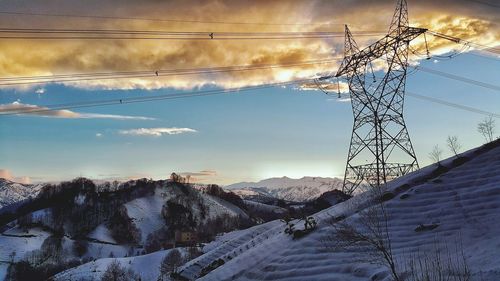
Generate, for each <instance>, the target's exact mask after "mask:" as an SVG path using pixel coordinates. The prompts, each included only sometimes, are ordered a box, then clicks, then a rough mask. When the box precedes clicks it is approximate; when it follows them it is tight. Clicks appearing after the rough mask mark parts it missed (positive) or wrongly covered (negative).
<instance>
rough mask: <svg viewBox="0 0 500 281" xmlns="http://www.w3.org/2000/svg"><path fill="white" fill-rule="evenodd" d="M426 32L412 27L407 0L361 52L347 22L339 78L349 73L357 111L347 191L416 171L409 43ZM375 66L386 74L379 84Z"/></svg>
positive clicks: (350, 191) (373, 185) (349, 192)
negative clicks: (408, 92) (408, 103)
mask: <svg viewBox="0 0 500 281" xmlns="http://www.w3.org/2000/svg"><path fill="white" fill-rule="evenodd" d="M426 31H427V29H423V28H414V27H409V26H408V8H407V3H406V0H398V2H397V7H396V11H395V13H394V16H393V18H392V21H391V25H390V28H389V32H388V34H387V35H386V36H385V37H384V38H382V39H380V40H378V41H377V42H375V43H373V44H371V45H370V46H368V47H366V48H364V49H362V50H359V48H358V46H357V44H356V42H355V41H354V38H353V36H352V34H351V32H350V30H349V28H348V27H347V25H346V26H345V44H344V60H343V62H342V64H341V66H340V68H339V70H338V71H337V74H336V75H335V76H336V77H339V76H343V75H345V76H347V81H348V84H349V93H350V97H351V104H352V111H353V114H354V126H353V129H352V136H351V144H350V148H349V154H348V157H347V165H346V170H345V176H344V185H343V191H344V192H346V193H348V194H352V193H353V192H354V191H355V190H356V188H357V187H359V185H360V184H369V185H370V186H372V187H380V186H381V185H383V184H385V183H386V182H388V181H390V180H392V179H394V178H396V177H399V176H402V175H405V174H407V173H409V172H411V171H413V170H416V169H418V162H417V157H416V156H415V152H414V150H413V146H412V143H411V141H410V136H409V134H408V131H407V129H406V124H405V121H404V118H403V104H404V95H405V84H406V73H407V72H406V69H407V64H408V45H409V43H410V41H411V40H413V39H415V38H416V37H418V36H419V35H420V34H422V33H424V32H426ZM372 62H373V63H374V64H373V65H372ZM373 67H378V68H379V69H380V71H384V72H385V75H384V76H383V78H382V79H381V80H379V81H378V82H377V79H376V77H375V72H374V70H373Z"/></svg>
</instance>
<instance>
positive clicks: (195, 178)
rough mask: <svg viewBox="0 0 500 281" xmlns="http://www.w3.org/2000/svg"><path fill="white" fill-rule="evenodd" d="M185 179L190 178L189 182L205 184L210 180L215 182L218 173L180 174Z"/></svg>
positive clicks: (205, 171) (211, 171) (207, 171)
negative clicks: (204, 182)
mask: <svg viewBox="0 0 500 281" xmlns="http://www.w3.org/2000/svg"><path fill="white" fill-rule="evenodd" d="M180 175H181V176H183V177H189V182H203V181H207V180H209V179H208V178H210V180H214V177H216V176H217V172H216V171H213V170H202V171H199V172H182V173H180Z"/></svg>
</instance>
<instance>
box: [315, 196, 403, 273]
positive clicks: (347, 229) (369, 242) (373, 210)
mask: <svg viewBox="0 0 500 281" xmlns="http://www.w3.org/2000/svg"><path fill="white" fill-rule="evenodd" d="M371 192H373V194H374V197H373V198H374V202H375V204H374V205H373V206H370V207H368V208H366V209H364V210H362V211H359V212H358V217H356V220H353V221H351V222H346V220H345V219H344V218H332V220H331V223H332V227H333V229H334V231H333V233H332V234H331V235H330V236H329V237H327V239H326V240H327V241H325V242H326V243H333V246H332V247H330V246H328V245H326V244H325V246H326V247H327V248H329V249H330V250H333V251H339V250H340V251H345V250H349V249H350V248H351V247H364V248H363V249H366V251H365V253H366V254H367V255H366V256H365V257H364V258H367V259H368V260H369V262H373V263H377V264H380V265H383V266H386V267H387V268H388V269H389V271H390V273H391V275H392V278H393V280H394V281H403V279H401V278H400V276H399V274H398V271H399V268H397V264H396V259H395V256H394V254H393V251H392V243H391V237H390V232H389V216H388V213H387V211H386V209H385V206H384V203H383V200H382V197H383V194H384V188H382V187H380V188H375V189H372V190H371ZM353 218H354V217H353Z"/></svg>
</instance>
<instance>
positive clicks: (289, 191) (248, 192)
mask: <svg viewBox="0 0 500 281" xmlns="http://www.w3.org/2000/svg"><path fill="white" fill-rule="evenodd" d="M342 183H343V181H342V180H341V179H338V178H322V177H303V178H300V179H292V178H288V177H281V178H270V179H265V180H261V181H259V182H241V183H235V184H231V185H228V186H225V187H224V188H225V189H227V190H230V191H233V192H234V193H236V194H238V195H240V196H242V197H246V196H256V195H266V196H272V197H275V198H279V199H283V200H288V201H297V202H303V201H309V200H313V199H316V198H317V197H319V196H320V195H321V194H323V193H325V192H327V191H330V190H334V189H341V188H342Z"/></svg>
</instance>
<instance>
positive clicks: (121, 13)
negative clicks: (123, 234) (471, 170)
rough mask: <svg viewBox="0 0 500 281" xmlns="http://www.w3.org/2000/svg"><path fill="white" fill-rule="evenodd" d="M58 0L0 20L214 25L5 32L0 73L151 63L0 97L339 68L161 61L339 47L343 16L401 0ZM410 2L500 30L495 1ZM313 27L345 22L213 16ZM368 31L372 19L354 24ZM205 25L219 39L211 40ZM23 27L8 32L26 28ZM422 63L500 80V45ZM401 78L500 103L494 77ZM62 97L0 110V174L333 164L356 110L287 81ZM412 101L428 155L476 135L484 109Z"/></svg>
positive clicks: (466, 33)
mask: <svg viewBox="0 0 500 281" xmlns="http://www.w3.org/2000/svg"><path fill="white" fill-rule="evenodd" d="M63 2H64V3H62V2H61V1H58V0H41V1H33V0H17V1H11V0H8V1H2V2H0V11H11V12H13V13H11V14H9V13H8V12H7V13H4V14H2V17H0V27H3V28H16V29H18V28H34V27H36V28H44V29H46V30H54V29H61V28H66V29H76V30H83V31H85V30H87V29H88V30H104V31H106V30H108V31H109V30H122V31H124V30H125V31H126V30H135V31H140V32H143V33H147V32H150V31H162V32H165V31H169V32H171V31H183V32H194V33H196V34H198V35H196V36H203V34H206V36H205V39H207V40H198V39H189V38H183V39H182V40H179V39H178V38H174V40H163V39H161V40H159V39H155V40H135V39H137V38H135V39H127V40H117V39H112V40H111V39H110V38H105V40H82V39H74V38H73V39H70V40H37V39H33V38H31V39H30V38H29V37H26V38H24V39H19V38H17V39H2V41H1V42H0V50H2V52H1V53H0V79H3V78H6V77H7V78H8V77H21V76H37V75H67V74H75V73H87V74H88V73H102V72H122V71H137V70H145V71H147V73H149V74H151V76H150V77H135V78H131V79H108V80H92V81H80V82H78V83H76V84H71V83H66V84H45V85H43V84H42V85H38V86H37V85H34V86H33V85H32V86H18V87H17V88H12V87H11V88H6V87H5V86H1V85H0V111H2V110H6V109H7V110H8V109H9V108H10V109H12V108H18V107H25V108H34V107H43V106H51V105H55V104H65V103H79V102H83V101H94V100H107V99H123V98H127V97H144V96H157V95H160V94H173V93H185V92H186V91H193V90H197V89H220V88H223V89H227V88H234V87H246V86H252V85H262V84H268V83H277V82H283V81H289V80H297V79H303V78H310V77H312V76H315V75H316V74H317V73H324V71H325V70H328V69H329V70H331V71H333V72H335V71H336V70H337V67H338V65H339V62H334V63H332V62H330V64H328V65H329V68H325V67H326V66H328V65H325V64H308V65H296V66H293V67H287V68H281V67H280V68H270V69H260V70H252V71H239V72H228V73H223V72H221V73H211V74H197V75H196V76H194V75H193V76H191V75H174V76H162V75H160V76H159V77H158V76H155V75H154V73H155V71H156V70H160V72H161V73H163V72H162V71H164V70H169V69H170V70H172V69H189V68H195V69H200V68H207V67H220V66H241V65H254V66H255V65H282V64H287V63H288V64H289V63H297V62H308V61H309V62H310V61H312V60H326V59H330V60H331V59H332V58H339V57H342V56H343V47H344V43H343V40H344V38H343V28H344V24H348V25H349V26H350V27H351V31H352V32H353V34H354V37H355V38H356V40H357V42H358V45H359V46H360V47H364V46H366V45H367V44H368V43H370V42H373V41H374V40H376V39H378V38H380V37H382V35H381V34H382V33H383V32H385V31H386V30H387V29H388V26H389V23H390V21H391V18H392V16H393V13H394V6H395V4H396V1H395V0H380V1H376V2H374V1H369V0H353V1H331V0H317V1H285V0H283V1H253V2H248V1H238V0H231V1H226V0H217V1H214V0H206V1H201V2H200V1H188V0H183V1H155V0H143V1H140V3H139V2H137V3H136V2H133V1H132V2H123V1H116V2H115V0H109V1H105V2H103V1H96V0H88V1H85V3H83V2H82V1H76V0H65V1H63ZM200 3H202V4H200ZM117 5H119V6H120V9H116V7H117ZM408 5H409V19H410V25H411V26H416V27H425V28H428V29H430V30H432V31H434V32H438V33H443V34H447V35H449V36H456V37H459V38H462V39H465V40H469V41H471V42H475V43H478V44H482V45H488V46H499V44H500V32H499V29H498V22H499V20H500V18H499V17H500V14H499V13H498V11H497V10H495V9H492V8H491V6H488V5H484V4H481V3H479V2H473V1H463V0H443V1H430V0H422V1H409V3H408ZM37 13H38V14H37ZM54 14H58V15H59V16H54ZM51 15H52V16H51ZM60 15H65V16H60ZM72 15H73V16H72ZM74 15H77V16H74ZM93 16H98V17H93ZM132 18H134V19H133V20H132ZM158 19H160V20H158ZM164 19H167V20H164ZM186 20H187V21H186ZM193 20H194V21H193ZM256 23H257V24H256ZM312 31H314V32H317V31H328V32H333V33H332V34H334V33H337V32H338V33H337V36H334V37H329V38H325V37H318V38H313V37H311V38H301V39H295V38H294V39H293V40H289V39H286V40H267V39H259V40H256V39H255V38H254V39H252V40H239V39H238V40H237V39H234V38H233V39H231V40H217V39H218V36H219V34H221V32H228V34H229V33H231V32H233V33H235V34H240V33H241V32H243V33H245V32H262V33H266V34H269V33H270V32H273V33H274V32H278V33H280V32H287V34H288V33H289V32H312ZM361 31H363V32H368V33H372V32H375V33H376V34H372V35H368V36H361V34H359V32H361ZM211 32H213V33H214V34H215V39H214V40H212V39H210V40H208V34H209V33H211ZM380 32H382V33H380ZM21 33H22V32H21ZM21 33H13V34H10V33H7V35H9V34H10V35H9V36H27V35H26V34H24V33H23V34H21ZM20 34H21V35H20ZM30 34H31V35H33V34H32V33H30ZM85 34H87V35H88V34H89V33H85ZM90 34H92V33H90ZM35 35H36V34H35ZM364 35H367V33H364ZM103 36H104V35H103ZM106 36H109V35H106ZM155 36H156V35H155ZM252 36H254V35H252ZM150 39H151V38H150ZM226 39H227V38H226ZM427 42H428V47H429V48H430V50H431V53H432V54H437V55H443V54H447V53H448V54H449V52H450V51H451V52H454V51H456V50H457V49H461V45H457V44H455V43H453V42H451V41H449V40H443V39H438V38H437V37H434V36H431V35H428V36H427ZM412 46H413V48H414V49H417V50H418V51H419V52H421V53H422V52H425V46H426V45H425V41H424V40H423V38H422V36H420V37H419V38H417V39H416V40H414V41H412ZM475 46H476V47H477V46H479V45H475ZM497 48H498V47H497ZM482 55H485V54H482ZM486 56H488V55H486ZM421 63H422V65H424V66H426V67H428V68H432V69H437V70H440V71H444V72H447V73H453V74H456V75H460V76H464V77H468V78H471V79H476V80H479V81H483V82H486V83H490V84H494V85H499V83H500V82H499V81H498V73H499V71H498V70H499V69H500V59H499V58H498V56H497V57H489V58H485V57H482V56H479V55H478V54H477V53H476V54H471V53H464V54H462V55H460V56H457V57H455V58H453V59H451V60H440V61H434V60H429V61H427V60H423V61H421ZM16 79H18V78H16ZM4 81H5V80H3V81H1V82H3V83H5V82H4ZM0 84H1V83H0ZM407 90H408V91H411V92H415V93H418V94H421V95H426V96H429V97H434V98H438V99H442V100H446V101H449V102H454V103H457V104H461V105H466V106H470V107H475V108H479V109H482V110H485V111H489V112H494V113H496V114H498V113H499V108H500V107H499V105H500V94H499V92H498V91H493V90H490V89H485V88H481V87H478V86H474V85H470V84H465V83H462V82H459V81H455V80H450V79H447V78H444V77H440V76H435V75H432V74H428V73H425V72H417V73H416V74H414V75H411V76H409V77H408V80H407ZM70 110H71V111H52V112H51V114H52V116H49V117H47V116H35V115H29V116H27V115H24V116H21V115H14V116H12V115H10V116H0V177H6V178H11V179H14V180H19V181H25V182H27V181H32V182H36V181H58V180H67V179H71V178H74V177H78V176H85V177H89V178H93V179H127V178H138V177H147V178H155V179H160V178H167V177H168V176H169V174H170V173H171V172H179V173H184V174H191V175H193V177H194V178H196V179H197V180H198V181H203V182H212V183H219V184H228V183H233V182H239V181H256V180H260V179H263V178H268V177H280V176H289V177H294V178H299V177H302V176H329V177H334V176H335V177H342V176H343V173H344V169H345V161H346V157H347V152H348V146H349V142H350V136H351V128H352V119H353V117H352V112H351V105H350V103H349V102H339V101H338V100H337V99H336V98H335V95H333V96H327V95H324V94H322V93H321V92H320V91H306V90H297V87H295V86H290V87H285V88H284V87H275V88H269V89H260V90H253V91H246V92H243V93H230V94H229V93H228V94H223V95H215V96H205V97H193V98H186V99H177V100H163V101H162V100H158V101H153V102H144V103H134V104H121V105H113V106H101V107H87V108H75V109H70ZM405 117H406V123H407V127H408V131H409V134H410V136H411V139H412V142H413V146H414V148H415V151H416V154H417V158H418V160H419V163H420V165H421V166H425V165H427V164H429V163H430V161H429V157H428V154H429V152H430V151H431V149H432V147H433V146H434V145H436V144H438V145H440V146H441V147H442V149H443V150H444V152H445V153H444V154H445V155H447V156H449V155H450V153H449V152H448V150H447V149H446V144H445V140H446V137H447V136H449V135H456V136H457V137H458V139H459V141H460V143H461V144H462V147H463V148H462V150H465V149H469V148H473V147H476V146H478V145H480V144H482V143H483V139H482V136H481V135H480V134H479V133H478V132H477V131H476V126H477V124H478V122H480V121H481V120H483V119H484V118H485V116H482V115H479V114H477V113H472V112H468V111H463V110H459V109H456V108H450V107H446V106H444V105H440V104H434V103H430V102H429V101H423V100H419V99H415V98H413V97H410V96H407V98H406V104H405ZM498 130H500V121H499V120H497V131H498Z"/></svg>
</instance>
